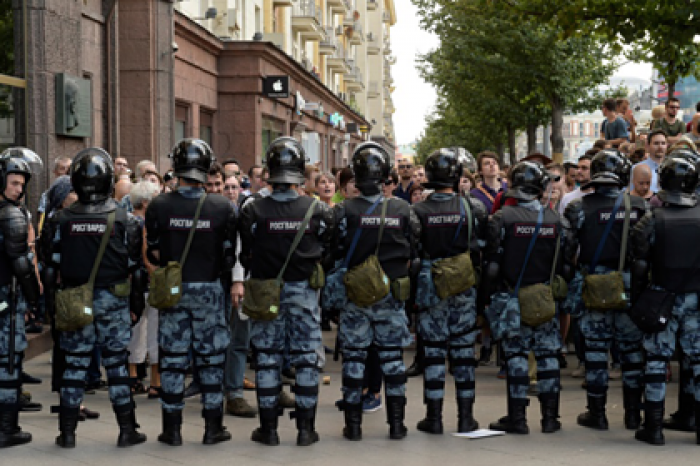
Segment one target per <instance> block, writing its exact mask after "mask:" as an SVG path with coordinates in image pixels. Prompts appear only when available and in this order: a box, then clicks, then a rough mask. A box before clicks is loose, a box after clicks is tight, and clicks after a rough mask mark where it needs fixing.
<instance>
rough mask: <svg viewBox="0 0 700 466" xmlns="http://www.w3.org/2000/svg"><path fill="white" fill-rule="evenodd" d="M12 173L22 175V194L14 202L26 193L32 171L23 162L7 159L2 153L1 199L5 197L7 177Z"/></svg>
mask: <svg viewBox="0 0 700 466" xmlns="http://www.w3.org/2000/svg"><path fill="white" fill-rule="evenodd" d="M12 173H16V174H18V175H24V187H23V188H22V193H21V194H20V196H19V198H17V199H13V200H14V201H19V200H20V199H21V198H22V196H24V193H26V192H27V185H28V184H29V180H30V179H31V178H32V171H31V169H30V168H29V164H28V163H27V162H26V161H25V160H23V159H20V158H16V157H8V156H7V155H5V154H4V153H3V156H2V157H0V194H2V195H3V197H4V195H5V188H6V187H7V175H10V174H12Z"/></svg>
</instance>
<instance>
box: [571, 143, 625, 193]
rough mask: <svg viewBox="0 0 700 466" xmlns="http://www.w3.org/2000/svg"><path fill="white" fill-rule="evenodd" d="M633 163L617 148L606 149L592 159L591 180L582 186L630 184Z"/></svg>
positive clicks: (621, 185) (621, 186)
mask: <svg viewBox="0 0 700 466" xmlns="http://www.w3.org/2000/svg"><path fill="white" fill-rule="evenodd" d="M631 170H632V163H631V162H630V161H629V159H628V158H627V157H625V156H624V155H622V153H620V151H619V150H617V149H604V150H601V151H600V152H598V153H597V154H596V155H595V156H593V159H592V160H591V181H589V182H588V183H586V184H585V185H583V186H581V189H588V188H590V187H592V186H616V187H619V188H624V187H625V186H628V185H629V184H630V171H631Z"/></svg>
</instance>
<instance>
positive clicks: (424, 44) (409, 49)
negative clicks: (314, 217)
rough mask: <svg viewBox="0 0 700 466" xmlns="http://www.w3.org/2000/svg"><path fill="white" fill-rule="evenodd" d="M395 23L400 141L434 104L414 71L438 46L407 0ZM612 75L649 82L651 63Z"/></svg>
mask: <svg viewBox="0 0 700 466" xmlns="http://www.w3.org/2000/svg"><path fill="white" fill-rule="evenodd" d="M395 4H396V16H397V22H396V25H395V26H393V27H392V28H391V48H392V51H393V54H394V56H396V64H395V65H394V66H393V67H392V70H391V72H392V76H393V78H394V85H395V86H396V90H395V91H394V94H393V98H394V106H395V107H396V113H394V127H395V128H396V139H397V142H398V143H399V144H408V143H410V142H413V141H414V140H416V139H417V138H418V137H419V136H420V134H421V132H422V131H423V128H424V127H425V116H426V115H428V114H430V112H431V110H432V108H433V106H434V105H435V100H436V94H435V90H434V89H433V88H432V86H430V85H429V84H427V83H425V82H424V81H423V80H422V79H421V77H420V75H419V74H418V71H417V70H416V56H417V55H419V54H421V53H425V52H427V51H429V50H431V49H433V48H435V47H437V45H438V39H437V37H436V36H434V35H432V34H429V33H427V32H426V31H423V30H421V27H420V21H419V18H418V11H417V8H416V7H415V6H414V5H413V4H412V3H411V2H410V0H397V1H396V2H395ZM615 77H621V78H624V77H633V78H643V79H648V80H649V81H651V65H648V64H638V63H629V64H627V65H624V66H622V67H621V68H620V69H619V70H618V72H617V73H615Z"/></svg>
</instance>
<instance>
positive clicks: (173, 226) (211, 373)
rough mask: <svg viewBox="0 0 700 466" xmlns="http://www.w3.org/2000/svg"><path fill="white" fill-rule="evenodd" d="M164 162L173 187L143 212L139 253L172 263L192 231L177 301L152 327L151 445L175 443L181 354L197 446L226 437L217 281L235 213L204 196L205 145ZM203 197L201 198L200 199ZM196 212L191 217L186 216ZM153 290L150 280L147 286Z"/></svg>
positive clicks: (223, 320) (178, 439)
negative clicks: (155, 400) (192, 394)
mask: <svg viewBox="0 0 700 466" xmlns="http://www.w3.org/2000/svg"><path fill="white" fill-rule="evenodd" d="M170 157H171V159H172V166H173V171H174V174H175V177H177V178H178V189H177V190H176V191H174V192H171V193H167V194H162V195H160V196H158V197H156V198H155V199H153V201H152V202H151V203H150V204H149V205H148V209H147V210H146V240H147V243H148V247H147V250H146V253H147V257H148V259H149V261H150V262H151V263H153V264H156V265H158V267H166V266H167V265H168V263H170V262H180V261H182V259H183V254H184V250H185V249H186V244H187V243H188V238H189V237H190V233H191V231H192V228H194V234H193V236H192V242H191V244H190V247H189V250H188V253H187V256H186V257H185V258H184V259H185V261H184V263H183V264H180V265H181V267H182V286H181V289H179V290H176V291H180V293H181V297H180V300H179V302H178V303H177V304H176V305H174V306H172V307H169V308H168V307H166V308H164V309H161V312H160V321H159V326H158V344H159V347H160V352H159V354H160V361H159V362H160V371H161V387H162V393H161V407H162V419H163V432H162V433H161V434H160V435H159V436H158V441H160V442H163V443H166V444H168V445H171V446H179V445H182V434H181V428H182V410H183V408H184V406H185V403H184V388H185V385H184V384H185V372H186V370H187V368H188V366H189V353H190V351H191V352H192V354H193V355H194V362H193V367H194V370H196V371H197V372H198V374H199V381H200V387H201V391H202V405H203V409H202V417H203V418H204V422H205V430H204V438H203V443H204V444H205V445H213V444H217V443H219V442H223V441H227V440H230V439H231V434H230V433H229V432H227V431H226V428H225V427H224V426H223V424H222V423H223V386H222V384H223V377H224V359H225V352H226V348H227V347H228V344H229V340H230V334H229V331H228V324H227V317H226V315H225V309H224V291H223V288H222V286H221V282H220V281H219V276H220V274H221V273H222V271H223V270H224V269H225V268H226V267H231V265H232V260H230V259H227V256H228V257H230V256H233V255H234V254H235V251H234V245H235V244H236V215H235V213H234V208H233V206H232V205H231V203H230V202H229V201H228V199H226V198H225V197H223V196H221V195H218V194H210V195H206V194H205V192H204V184H205V183H206V181H207V173H208V172H209V168H210V167H211V164H212V163H213V161H214V154H213V152H212V150H211V148H210V147H209V145H208V144H207V143H206V142H204V141H202V140H199V139H183V140H181V141H180V142H178V143H177V144H176V145H175V147H174V148H173V150H172V152H171V154H170ZM203 196H206V197H205V198H203ZM198 212H199V214H200V216H199V220H198V221H197V224H196V225H195V224H194V217H195V215H196V214H197V213H198ZM151 293H153V283H151Z"/></svg>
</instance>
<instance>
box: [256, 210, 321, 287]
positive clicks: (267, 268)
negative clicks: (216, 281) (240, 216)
mask: <svg viewBox="0 0 700 466" xmlns="http://www.w3.org/2000/svg"><path fill="white" fill-rule="evenodd" d="M312 202H313V199H312V198H310V197H308V196H301V197H298V198H297V199H294V200H292V201H289V202H280V201H276V200H274V199H273V198H271V197H269V196H268V197H264V198H261V199H257V200H255V202H253V203H252V204H250V207H249V208H252V209H253V211H254V212H255V218H256V223H255V241H254V244H253V251H252V257H253V260H252V264H251V271H250V273H251V277H252V278H260V279H274V278H276V277H277V275H278V274H279V272H280V270H281V269H282V266H283V265H284V261H285V260H286V259H287V255H288V254H289V249H290V248H291V247H292V243H293V242H294V237H295V236H296V235H297V232H298V231H299V228H300V227H301V223H302V221H303V220H304V216H305V215H306V212H307V211H308V210H309V207H310V206H311V203H312ZM314 209H316V211H315V212H314V214H313V216H312V217H311V219H310V220H309V224H308V226H307V227H306V232H305V234H304V236H302V238H301V241H300V242H299V245H298V246H297V248H296V250H295V251H294V253H293V254H292V258H291V259H290V260H289V264H288V265H287V269H286V270H285V271H284V276H283V277H282V278H283V279H284V281H288V282H300V281H306V280H308V279H309V278H310V277H311V273H312V272H313V269H314V264H315V263H316V262H318V261H319V260H320V259H321V255H322V253H323V246H322V244H321V241H320V239H319V238H318V234H319V229H320V225H321V211H320V209H317V208H316V207H314Z"/></svg>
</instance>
